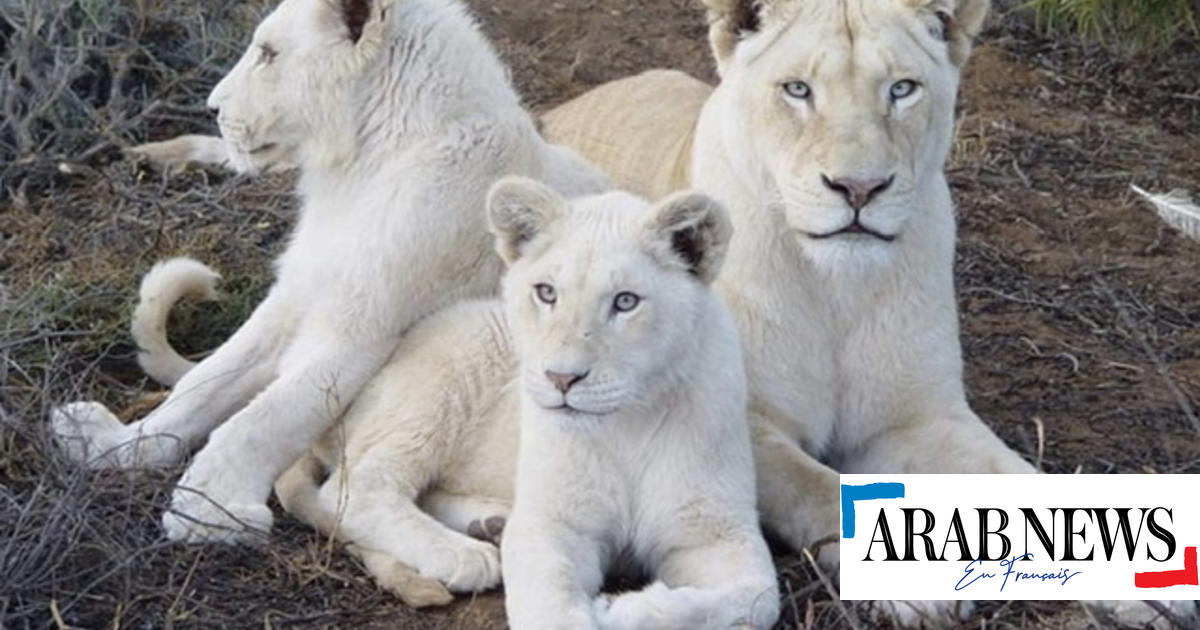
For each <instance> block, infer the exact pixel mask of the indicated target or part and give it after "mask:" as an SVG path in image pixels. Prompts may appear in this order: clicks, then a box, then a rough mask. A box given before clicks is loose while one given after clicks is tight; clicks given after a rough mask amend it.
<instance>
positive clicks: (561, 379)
mask: <svg viewBox="0 0 1200 630" xmlns="http://www.w3.org/2000/svg"><path fill="white" fill-rule="evenodd" d="M588 374H589V373H588V372H584V373H583V374H575V373H574V372H551V371H550V370H546V378H548V379H550V382H551V383H554V387H555V388H557V389H558V391H560V392H562V393H564V394H565V393H567V392H568V391H569V390H570V389H571V386H573V385H574V384H575V383H578V382H579V381H582V380H583V379H585V378H587V375H588Z"/></svg>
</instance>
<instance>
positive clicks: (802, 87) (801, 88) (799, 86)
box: [783, 81, 812, 101]
mask: <svg viewBox="0 0 1200 630" xmlns="http://www.w3.org/2000/svg"><path fill="white" fill-rule="evenodd" d="M783 92H784V94H787V95H788V96H790V97H792V98H794V99H797V100H801V101H803V100H807V99H808V97H810V96H812V88H810V87H808V84H807V83H805V82H803V81H788V82H787V83H784V84H783Z"/></svg>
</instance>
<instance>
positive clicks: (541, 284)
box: [276, 179, 779, 630]
mask: <svg viewBox="0 0 1200 630" xmlns="http://www.w3.org/2000/svg"><path fill="white" fill-rule="evenodd" d="M489 208H490V210H489V213H490V217H491V221H492V224H493V226H494V227H493V229H494V231H495V233H496V235H497V246H498V249H499V251H500V252H501V254H502V256H503V257H504V258H505V259H506V260H507V261H508V262H509V263H510V264H511V269H510V271H509V274H508V277H507V280H506V281H505V291H504V295H505V300H504V302H503V303H501V302H499V301H491V302H478V301H475V302H465V303H462V304H459V305H456V306H454V307H451V308H450V309H447V310H445V311H443V312H441V313H438V314H436V315H433V316H431V317H430V318H428V319H426V320H425V321H423V322H421V323H420V324H419V325H418V326H417V327H416V328H414V329H413V331H412V333H411V334H410V335H408V336H406V337H405V339H404V341H403V342H402V343H401V345H400V347H399V348H398V350H397V352H396V354H395V356H394V358H393V359H392V361H391V362H389V363H388V364H387V366H386V367H385V368H384V369H383V370H382V371H381V372H380V373H379V375H378V376H377V377H376V378H375V379H374V380H372V382H371V383H370V384H369V385H368V386H367V387H366V388H365V389H364V390H363V392H362V394H361V395H360V396H359V397H358V399H357V400H356V401H355V402H354V404H353V405H351V407H350V409H349V410H348V412H347V413H346V415H345V417H344V419H343V423H342V424H341V425H340V426H338V427H335V428H334V429H331V430H330V431H329V432H328V433H326V435H325V436H324V438H323V439H322V440H321V441H320V442H319V444H318V446H317V447H316V448H314V449H313V451H312V454H310V455H309V456H306V457H305V458H303V459H301V460H300V462H298V463H297V465H296V466H294V467H293V468H292V469H291V470H289V471H288V472H287V473H286V474H285V475H284V476H283V477H282V478H281V479H280V480H279V482H278V484H277V485H276V490H277V492H278V494H279V497H280V499H281V501H282V502H283V504H284V506H285V507H286V508H287V510H288V511H290V512H292V513H293V514H295V515H297V516H298V517H300V518H301V519H303V520H305V521H306V522H308V523H310V524H312V525H314V526H315V527H317V528H318V529H320V530H322V531H323V532H326V533H334V534H336V536H337V537H338V538H340V539H341V540H344V541H346V542H348V543H350V549H351V550H352V551H353V552H354V553H356V554H358V555H360V556H361V557H362V558H363V560H364V561H365V563H366V565H367V568H368V570H370V572H371V573H372V574H373V575H374V576H375V578H376V579H377V580H378V581H379V582H380V584H381V585H383V586H384V587H386V588H388V589H390V590H392V591H393V592H396V593H397V594H399V595H400V596H402V597H404V598H405V599H406V601H408V602H409V603H412V604H417V605H422V604H435V603H443V602H445V601H447V600H448V599H449V594H448V593H447V592H446V591H445V589H443V588H442V585H445V586H446V587H449V589H450V590H454V591H474V590H480V589H484V588H488V587H491V586H494V585H495V584H497V583H498V582H499V580H500V566H499V563H498V560H499V557H498V554H497V549H496V547H495V546H494V545H493V544H491V543H489V542H483V541H480V540H475V539H473V538H471V537H469V536H467V535H466V534H467V533H468V532H472V533H477V532H483V531H487V530H490V533H492V534H495V533H497V530H498V528H499V527H498V526H499V524H500V522H502V521H503V519H504V518H505V517H507V516H508V514H509V506H510V504H511V502H512V497H513V478H514V470H516V469H517V452H518V446H517V444H518V434H519V435H520V453H521V457H520V466H519V472H518V473H516V479H517V481H516V488H517V490H516V492H517V496H518V499H517V504H516V507H515V511H514V513H513V515H512V520H511V522H510V524H509V526H508V527H507V529H506V531H505V535H504V557H505V563H504V577H505V583H506V590H507V593H508V605H509V618H510V620H511V622H512V624H513V626H514V627H515V628H520V629H524V628H549V627H560V628H588V627H605V628H650V627H653V628H679V629H681V630H682V629H685V628H686V629H689V630H691V629H697V628H714V629H715V628H728V627H731V626H732V625H734V624H735V623H736V624H742V625H748V626H753V627H759V628H767V627H770V626H771V624H773V623H774V621H775V619H776V617H777V616H778V611H779V604H778V593H777V587H776V583H775V572H774V568H773V565H772V562H771V558H770V555H769V553H768V551H767V548H766V545H765V543H764V542H763V540H762V536H761V533H760V531H759V528H758V524H757V513H756V511H755V506H754V491H753V490H754V464H753V460H752V457H751V449H750V436H749V430H748V426H747V423H746V421H745V395H746V394H745V383H744V374H743V371H742V363H741V355H740V350H739V346H738V340H737V333H736V329H735V328H734V325H733V320H732V319H731V317H730V316H729V314H728V312H727V311H726V309H725V307H724V305H723V304H722V303H721V302H720V300H719V299H718V298H716V297H715V295H714V294H713V292H712V291H711V290H710V288H709V283H710V282H711V281H712V279H713V277H714V276H715V275H716V273H717V270H718V269H719V267H720V265H721V262H722V258H723V256H724V251H725V246H726V244H727V242H728V238H729V234H730V231H731V229H730V226H729V223H728V219H727V218H726V216H725V213H724V211H723V210H722V209H721V208H720V207H719V206H717V205H716V203H715V202H713V201H711V200H710V199H709V198H707V197H704V196H702V195H698V194H691V193H684V194H679V195H676V196H673V197H671V198H669V199H667V200H666V201H664V202H663V203H661V204H659V205H658V206H656V207H655V208H653V209H650V208H649V206H648V205H647V204H646V203H645V202H643V201H641V200H639V199H637V198H635V197H632V196H629V195H627V194H624V193H610V194H606V195H603V196H599V197H590V198H587V199H583V200H579V201H575V202H573V203H571V204H568V203H567V202H566V201H565V200H564V199H563V198H561V197H559V196H558V195H557V194H555V193H553V192H552V191H550V190H549V189H548V188H546V187H544V186H543V185H541V184H537V183H534V182H532V181H529V180H523V179H515V180H505V181H503V182H502V183H501V184H498V185H497V187H496V188H495V191H494V192H493V193H492V196H491V201H490V204H489ZM519 419H520V420H519ZM518 422H520V425H519V430H518ZM326 471H328V474H326ZM418 500H420V501H421V503H422V507H424V508H425V509H426V510H427V511H428V513H427V512H426V511H423V510H422V509H421V507H419V506H418ZM435 517H436V518H435ZM618 559H622V560H625V561H627V562H628V561H632V563H633V564H634V565H635V566H637V567H641V568H644V569H647V570H649V571H650V573H651V574H652V575H653V576H654V578H655V579H656V580H657V582H656V583H655V584H653V585H652V586H650V587H648V588H647V589H645V590H643V591H640V592H637V593H632V594H627V595H622V596H618V597H616V598H614V599H612V600H611V601H610V600H607V599H604V598H596V593H597V592H598V591H599V589H600V586H601V583H602V578H603V576H604V574H605V571H606V569H608V568H609V567H610V566H614V565H615V564H617V562H618ZM413 570H415V571H416V572H418V573H419V576H418V575H417V574H415V573H414V572H413Z"/></svg>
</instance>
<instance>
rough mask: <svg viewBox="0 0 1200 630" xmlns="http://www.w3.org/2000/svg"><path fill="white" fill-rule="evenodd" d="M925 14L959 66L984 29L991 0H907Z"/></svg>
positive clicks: (965, 60) (931, 26) (963, 62)
mask: <svg viewBox="0 0 1200 630" xmlns="http://www.w3.org/2000/svg"><path fill="white" fill-rule="evenodd" d="M908 3H909V4H910V5H913V6H914V7H915V8H916V9H917V10H918V11H922V12H924V13H925V14H926V19H927V20H928V21H929V23H930V28H931V30H933V32H934V33H935V34H936V35H938V36H939V37H941V38H942V39H944V40H945V41H946V45H947V46H949V47H950V60H951V61H952V62H954V64H955V65H957V66H962V65H963V64H965V63H966V62H967V57H969V56H970V55H971V44H972V43H974V41H975V38H976V37H977V36H978V35H979V31H981V30H983V22H984V20H986V19H987V16H988V12H989V11H991V8H992V2H991V0H908Z"/></svg>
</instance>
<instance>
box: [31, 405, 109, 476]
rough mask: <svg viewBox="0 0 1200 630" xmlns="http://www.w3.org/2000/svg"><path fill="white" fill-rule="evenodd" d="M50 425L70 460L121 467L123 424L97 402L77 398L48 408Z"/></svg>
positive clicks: (91, 465) (93, 465)
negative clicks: (77, 400) (72, 401)
mask: <svg viewBox="0 0 1200 630" xmlns="http://www.w3.org/2000/svg"><path fill="white" fill-rule="evenodd" d="M50 428H51V430H52V431H54V436H55V438H57V441H58V445H59V448H60V449H62V452H63V453H65V454H66V455H67V457H69V458H70V459H71V460H72V461H75V462H78V463H81V464H87V465H88V466H89V467H92V468H120V467H121V462H120V457H119V456H118V450H119V447H120V446H121V444H123V443H124V442H125V441H126V440H127V439H128V438H127V437H126V434H125V425H124V424H121V421H120V420H118V419H117V417H116V416H115V415H113V413H112V412H111V411H109V410H108V408H106V407H105V406H104V405H102V404H100V403H98V402H76V403H70V404H67V405H63V406H61V407H57V408H55V409H54V410H53V411H51V412H50Z"/></svg>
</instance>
